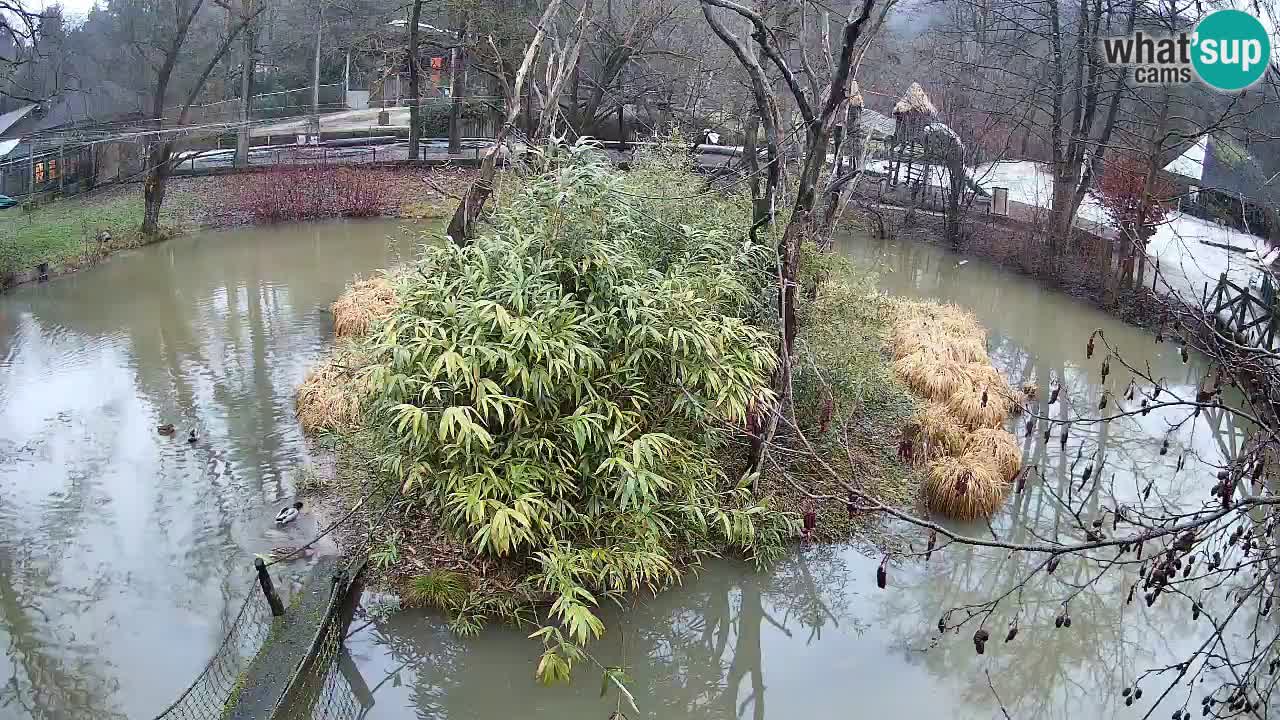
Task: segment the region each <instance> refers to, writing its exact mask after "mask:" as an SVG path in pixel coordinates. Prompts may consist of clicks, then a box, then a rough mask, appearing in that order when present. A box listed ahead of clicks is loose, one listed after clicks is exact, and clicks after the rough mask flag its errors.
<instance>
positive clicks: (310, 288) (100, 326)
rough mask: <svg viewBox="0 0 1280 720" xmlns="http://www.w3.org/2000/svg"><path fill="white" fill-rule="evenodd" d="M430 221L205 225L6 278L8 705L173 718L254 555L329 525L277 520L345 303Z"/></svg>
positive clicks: (0, 528) (1, 475)
mask: <svg viewBox="0 0 1280 720" xmlns="http://www.w3.org/2000/svg"><path fill="white" fill-rule="evenodd" d="M415 236H416V232H413V231H412V230H411V229H408V228H404V227H402V226H401V225H400V224H398V223H393V222H387V221H371V222H340V223H324V224H316V225H301V226H291V227H271V228H256V229H247V230H237V231H231V232H217V233H205V234H196V235H191V236H186V237H180V238H177V239H175V240H172V241H169V242H165V243H162V244H159V245H153V246H150V247H146V248H142V249H139V250H135V251H131V252H129V253H126V254H122V255H120V256H117V257H114V258H112V259H111V260H110V261H109V262H107V263H105V264H103V265H102V266H101V267H98V268H94V269H92V270H88V271H85V272H82V273H79V274H77V275H73V276H68V277H65V278H62V279H58V280H55V281H53V282H51V283H49V284H48V285H44V286H28V287H23V288H19V289H17V290H15V291H13V292H11V293H9V294H8V295H4V296H0V641H2V642H3V645H4V647H6V648H7V652H6V653H5V657H4V658H3V659H0V679H2V680H3V687H0V717H24V716H33V717H50V718H53V717H57V718H77V717H83V718H110V717H129V718H138V717H141V718H146V717H151V716H152V715H153V714H154V713H156V712H157V711H159V710H160V709H161V708H163V707H164V706H165V705H167V704H168V703H169V702H171V701H172V700H173V699H174V698H175V697H176V696H177V694H178V693H179V692H181V690H182V689H183V688H185V687H186V686H187V684H189V683H190V682H191V680H192V678H194V677H195V675H196V674H197V673H199V671H200V670H201V669H202V668H203V667H204V664H205V663H206V662H208V660H209V657H210V655H211V653H212V650H213V648H214V647H216V644H217V642H218V641H219V640H220V638H221V634H222V632H223V630H222V623H223V620H224V614H225V613H226V612H228V611H229V610H234V609H235V607H236V606H237V604H238V601H239V599H240V598H241V597H242V595H243V592H244V588H245V577H246V575H245V574H246V569H247V568H248V566H249V564H250V563H252V558H253V553H254V552H263V551H266V550H268V549H270V548H271V547H275V546H279V545H285V544H294V545H299V544H301V543H302V542H305V539H309V537H310V535H313V534H314V532H313V531H314V528H313V527H309V526H308V525H307V523H306V522H305V519H306V518H305V516H304V521H300V522H299V523H297V524H296V527H294V526H291V527H290V528H289V532H288V533H287V534H284V533H281V532H280V531H277V530H276V529H274V527H273V523H272V518H273V516H274V515H275V512H276V509H275V508H276V506H277V505H280V504H283V503H284V501H285V500H288V499H291V498H292V489H291V488H292V483H293V482H294V480H295V479H296V473H297V472H298V469H299V468H300V467H301V466H302V464H303V462H304V461H305V457H304V456H305V448H304V445H303V443H302V436H301V433H300V431H299V429H298V426H297V422H296V421H295V420H294V417H293V393H294V388H295V387H296V386H297V385H298V383H299V382H301V380H302V377H303V375H304V373H305V372H306V370H307V368H308V367H309V366H310V365H311V364H312V363H313V362H314V360H315V358H316V357H317V356H318V355H319V354H320V353H322V352H323V351H324V350H325V348H326V346H327V343H328V342H329V340H330V334H331V320H330V318H329V315H328V310H327V308H328V306H329V303H331V302H332V301H333V299H334V297H336V296H337V294H338V293H340V292H341V291H342V288H343V286H344V284H345V283H346V282H348V281H349V280H350V279H351V277H352V275H353V274H354V273H356V272H368V271H370V270H373V269H375V268H379V267H387V266H388V265H389V264H393V263H394V262H396V261H397V259H398V258H399V257H401V256H402V254H403V253H409V252H413V251H414V250H413V249H414V247H415V243H414V242H413V238H414V237H415ZM165 423H172V424H174V425H175V426H177V437H174V438H167V437H163V436H161V435H159V434H157V432H156V427H157V425H160V424H165ZM191 428H195V429H196V430H197V433H198V436H199V438H200V440H199V442H198V443H195V444H190V443H188V442H187V441H186V438H185V436H186V435H187V432H188V430H189V429H191Z"/></svg>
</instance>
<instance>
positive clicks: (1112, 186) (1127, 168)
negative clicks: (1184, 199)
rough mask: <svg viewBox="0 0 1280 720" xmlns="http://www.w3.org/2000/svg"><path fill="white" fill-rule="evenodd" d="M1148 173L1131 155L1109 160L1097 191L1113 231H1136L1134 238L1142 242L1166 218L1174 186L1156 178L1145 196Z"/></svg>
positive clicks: (1145, 164)
mask: <svg viewBox="0 0 1280 720" xmlns="http://www.w3.org/2000/svg"><path fill="white" fill-rule="evenodd" d="M1147 169H1148V168H1147V163H1146V161H1144V160H1141V159H1139V158H1137V157H1134V156H1133V155H1130V154H1123V155H1119V156H1116V157H1112V158H1110V159H1108V160H1107V161H1106V163H1105V167H1104V168H1103V170H1102V175H1101V177H1099V178H1098V187H1097V195H1098V200H1099V202H1101V203H1102V206H1103V208H1105V209H1106V211H1107V214H1108V215H1110V216H1111V220H1112V222H1114V223H1115V225H1116V227H1119V228H1121V229H1122V230H1127V231H1130V232H1132V231H1134V230H1137V232H1136V233H1135V234H1136V235H1137V236H1138V237H1140V238H1142V240H1143V241H1144V242H1145V241H1146V239H1147V238H1149V237H1150V236H1151V235H1152V234H1153V233H1154V232H1155V227H1156V226H1157V225H1159V224H1160V223H1162V222H1164V221H1165V219H1166V218H1167V217H1168V215H1169V212H1170V208H1169V206H1168V205H1167V204H1166V203H1167V202H1168V199H1169V198H1170V197H1172V196H1173V194H1174V189H1173V184H1172V183H1170V182H1169V181H1167V180H1165V179H1164V178H1162V177H1160V176H1159V175H1156V176H1155V179H1154V182H1152V184H1151V188H1150V192H1145V190H1146V188H1145V185H1146V181H1147ZM1139 223H1141V225H1142V227H1141V228H1139V227H1138V225H1139Z"/></svg>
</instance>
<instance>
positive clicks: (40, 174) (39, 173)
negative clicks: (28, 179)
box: [36, 162, 44, 183]
mask: <svg viewBox="0 0 1280 720" xmlns="http://www.w3.org/2000/svg"><path fill="white" fill-rule="evenodd" d="M36 182H38V183H42V182H44V163H42V162H38V163H36Z"/></svg>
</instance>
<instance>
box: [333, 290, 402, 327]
mask: <svg viewBox="0 0 1280 720" xmlns="http://www.w3.org/2000/svg"><path fill="white" fill-rule="evenodd" d="M395 302H396V291H395V288H394V287H392V285H391V281H390V280H388V279H387V278H386V276H379V277H376V278H371V279H369V280H358V281H356V282H354V283H352V285H351V287H349V288H347V291H346V292H344V293H342V295H340V296H339V297H338V299H337V300H335V301H334V302H333V305H332V306H331V308H330V309H331V310H332V311H333V331H334V333H335V334H336V335H337V336H338V337H340V338H343V337H362V336H364V335H366V334H367V333H368V332H369V329H370V328H371V327H373V324H374V323H375V322H376V321H378V320H381V319H382V318H384V317H386V316H387V315H390V314H391V310H392V308H393V307H394V306H395Z"/></svg>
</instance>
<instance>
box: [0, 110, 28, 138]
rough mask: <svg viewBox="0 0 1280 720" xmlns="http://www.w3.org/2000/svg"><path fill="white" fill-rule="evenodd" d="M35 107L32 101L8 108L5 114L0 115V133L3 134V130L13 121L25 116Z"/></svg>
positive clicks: (11, 124) (10, 125)
mask: <svg viewBox="0 0 1280 720" xmlns="http://www.w3.org/2000/svg"><path fill="white" fill-rule="evenodd" d="M35 107H36V106H35V103H32V104H30V105H24V106H22V107H20V108H18V109H17V110H10V111H9V112H7V113H5V114H3V115H0V134H3V133H4V131H5V130H8V129H9V128H10V127H12V126H13V124H14V123H16V122H18V121H19V120H21V119H22V118H24V117H26V116H27V114H28V113H30V112H31V111H32V110H34V109H35Z"/></svg>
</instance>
